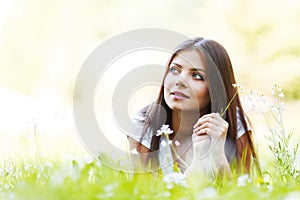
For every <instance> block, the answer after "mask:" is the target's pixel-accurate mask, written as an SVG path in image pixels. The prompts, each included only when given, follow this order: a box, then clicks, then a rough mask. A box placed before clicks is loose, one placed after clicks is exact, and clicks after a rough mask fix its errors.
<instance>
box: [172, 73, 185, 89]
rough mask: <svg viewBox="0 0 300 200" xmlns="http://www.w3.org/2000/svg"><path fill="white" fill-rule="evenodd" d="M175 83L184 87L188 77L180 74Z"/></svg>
mask: <svg viewBox="0 0 300 200" xmlns="http://www.w3.org/2000/svg"><path fill="white" fill-rule="evenodd" d="M175 84H176V86H183V87H186V86H187V83H186V77H185V76H184V74H181V75H180V76H178V78H177V80H176V83H175Z"/></svg>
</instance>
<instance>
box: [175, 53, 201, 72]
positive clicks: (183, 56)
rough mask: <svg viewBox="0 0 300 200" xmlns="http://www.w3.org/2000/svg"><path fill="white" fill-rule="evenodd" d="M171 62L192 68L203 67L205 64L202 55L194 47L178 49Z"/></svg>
mask: <svg viewBox="0 0 300 200" xmlns="http://www.w3.org/2000/svg"><path fill="white" fill-rule="evenodd" d="M172 62H176V63H177V64H180V65H183V66H188V67H192V68H195V67H196V68H198V67H201V68H204V66H205V65H204V59H203V57H202V55H201V54H200V52H199V51H197V50H194V49H190V50H183V51H180V52H179V53H177V54H176V55H175V56H174V58H173V60H172Z"/></svg>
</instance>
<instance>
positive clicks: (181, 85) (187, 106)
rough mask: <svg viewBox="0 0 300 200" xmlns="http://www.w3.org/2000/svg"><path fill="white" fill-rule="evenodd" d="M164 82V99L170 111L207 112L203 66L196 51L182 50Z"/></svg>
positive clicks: (208, 103) (207, 95) (208, 99)
mask: <svg viewBox="0 0 300 200" xmlns="http://www.w3.org/2000/svg"><path fill="white" fill-rule="evenodd" d="M168 70H169V71H168V73H167V76H166V78H165V82H164V98H165V101H166V103H167V105H168V106H169V107H170V108H171V109H172V110H180V111H201V115H202V114H205V113H207V112H208V110H209V107H210V96H209V92H208V87H207V82H206V73H205V70H206V68H205V66H204V61H203V59H202V57H201V56H200V54H199V52H197V51H196V50H183V51H181V52H179V54H178V55H176V56H175V57H174V58H173V60H172V62H171V64H170V66H169V69H168Z"/></svg>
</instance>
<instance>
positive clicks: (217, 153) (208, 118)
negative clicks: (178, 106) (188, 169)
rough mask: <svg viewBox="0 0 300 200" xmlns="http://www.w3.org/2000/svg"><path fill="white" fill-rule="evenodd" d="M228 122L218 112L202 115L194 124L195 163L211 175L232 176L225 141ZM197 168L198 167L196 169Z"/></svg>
mask: <svg viewBox="0 0 300 200" xmlns="http://www.w3.org/2000/svg"><path fill="white" fill-rule="evenodd" d="M227 130H228V123H227V122H226V121H225V120H224V119H223V118H222V117H221V116H220V114H218V113H211V114H207V115H204V116H202V117H201V118H200V119H199V120H198V122H196V124H195V126H194V131H193V132H194V133H193V137H192V139H193V149H194V162H193V163H194V165H195V166H193V168H199V169H200V170H202V171H203V172H205V173H209V174H210V175H211V176H214V175H222V176H224V175H225V176H228V177H230V176H231V169H230V166H229V163H228V160H227V158H226V156H225V151H224V147H225V141H226V135H227ZM196 170H197V169H196Z"/></svg>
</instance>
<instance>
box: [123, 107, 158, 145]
mask: <svg viewBox="0 0 300 200" xmlns="http://www.w3.org/2000/svg"><path fill="white" fill-rule="evenodd" d="M148 108H149V106H146V107H144V108H143V109H141V110H140V111H138V112H137V113H135V114H134V115H133V117H132V118H131V121H130V125H129V133H128V137H129V138H131V139H133V140H135V141H137V142H139V143H140V144H142V145H143V146H145V147H147V148H148V149H150V145H151V138H152V137H151V131H150V130H148V131H146V132H145V133H144V132H143V131H144V127H145V123H146V119H147V111H148Z"/></svg>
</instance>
